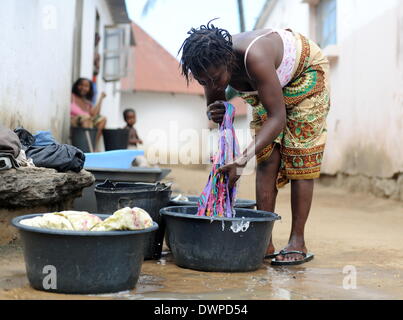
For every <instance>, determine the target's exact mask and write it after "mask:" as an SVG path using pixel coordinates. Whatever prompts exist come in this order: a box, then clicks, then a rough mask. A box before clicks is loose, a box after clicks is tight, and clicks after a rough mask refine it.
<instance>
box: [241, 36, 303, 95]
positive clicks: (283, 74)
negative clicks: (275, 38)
mask: <svg viewBox="0 0 403 320" xmlns="http://www.w3.org/2000/svg"><path fill="white" fill-rule="evenodd" d="M274 32H277V33H278V34H279V36H280V37H281V39H282V40H283V47H284V53H283V59H282V61H281V64H280V65H279V67H278V68H277V70H276V72H277V76H278V79H279V80H280V84H281V87H282V88H284V87H285V86H286V85H287V84H288V83H289V82H290V81H291V79H292V73H293V72H292V71H293V69H294V65H295V61H296V59H297V47H296V43H295V42H296V39H295V37H294V35H293V34H292V32H290V31H288V30H283V29H272V30H270V31H269V32H266V33H264V34H262V35H260V36H257V37H256V38H255V39H253V40H252V42H251V43H250V44H249V46H248V47H247V48H246V51H245V57H244V64H245V70H246V74H247V75H248V77H249V79H251V77H250V75H249V72H248V68H247V66H246V59H247V57H248V52H249V50H250V48H251V47H252V46H253V44H254V43H255V42H256V41H257V40H259V39H260V38H262V37H264V36H266V35H269V34H271V33H274ZM242 92H244V91H242ZM248 93H257V91H248Z"/></svg>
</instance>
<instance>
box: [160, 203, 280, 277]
mask: <svg viewBox="0 0 403 320" xmlns="http://www.w3.org/2000/svg"><path fill="white" fill-rule="evenodd" d="M235 211H236V217H235V218H211V217H206V216H197V215H196V214H197V207H195V206H193V207H192V206H175V207H167V208H163V209H161V210H160V213H161V215H162V216H163V217H164V220H165V224H166V235H167V239H168V241H169V245H170V249H171V251H172V254H173V257H174V260H175V263H176V264H177V265H178V266H180V267H184V268H189V269H195V270H201V271H219V272H243V271H253V270H256V269H258V268H259V267H260V266H261V264H262V262H263V259H264V256H265V253H266V250H267V246H268V244H269V241H270V236H271V233H272V230H273V225H274V222H275V221H276V220H279V219H280V217H279V216H278V215H277V214H275V213H271V212H266V211H259V210H251V209H239V208H235Z"/></svg>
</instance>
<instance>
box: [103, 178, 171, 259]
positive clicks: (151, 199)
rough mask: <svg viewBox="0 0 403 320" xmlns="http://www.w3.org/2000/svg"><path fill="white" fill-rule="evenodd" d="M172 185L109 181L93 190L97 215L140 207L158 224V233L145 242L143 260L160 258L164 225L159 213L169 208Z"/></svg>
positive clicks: (150, 235) (151, 235)
mask: <svg viewBox="0 0 403 320" xmlns="http://www.w3.org/2000/svg"><path fill="white" fill-rule="evenodd" d="M170 196H171V186H170V185H166V184H163V183H141V182H135V183H130V182H111V181H105V182H104V183H102V184H97V185H96V187H95V197H96V200H97V212H99V213H106V214H113V213H114V212H115V211H116V210H118V209H121V208H124V207H131V208H133V207H139V208H142V209H144V210H145V211H147V212H148V213H149V214H150V216H151V218H152V219H153V221H155V222H157V223H158V226H159V228H158V231H157V232H154V233H153V234H149V235H148V236H147V238H146V240H145V243H144V258H145V259H146V260H148V259H156V260H158V259H159V258H160V257H161V251H162V244H163V241H164V232H165V225H164V223H163V221H162V219H161V216H160V214H159V211H160V209H161V208H164V207H166V206H167V205H168V203H169V199H170Z"/></svg>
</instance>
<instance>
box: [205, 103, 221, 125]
mask: <svg viewBox="0 0 403 320" xmlns="http://www.w3.org/2000/svg"><path fill="white" fill-rule="evenodd" d="M224 114H225V106H224V101H221V100H219V101H215V102H213V103H211V104H209V105H208V106H207V117H208V118H209V120H213V121H214V122H215V123H218V124H221V122H222V121H223V119H224Z"/></svg>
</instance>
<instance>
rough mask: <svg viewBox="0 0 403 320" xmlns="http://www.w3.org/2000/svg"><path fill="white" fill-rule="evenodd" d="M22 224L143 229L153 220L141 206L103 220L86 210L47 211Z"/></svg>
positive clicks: (112, 229) (78, 227)
mask: <svg viewBox="0 0 403 320" xmlns="http://www.w3.org/2000/svg"><path fill="white" fill-rule="evenodd" d="M20 223H21V224H23V225H26V226H30V227H37V228H45V229H57V230H70V231H116V230H143V229H147V228H150V227H152V225H153V220H152V218H151V217H150V215H149V214H148V213H147V211H145V210H143V209H141V208H129V207H126V208H123V209H119V210H117V211H116V212H115V213H114V214H113V215H111V216H110V217H108V218H106V219H105V220H102V219H101V218H99V217H98V216H96V215H94V214H91V213H88V212H84V211H62V212H53V213H46V214H44V215H42V216H37V217H34V218H29V219H24V220H21V221H20Z"/></svg>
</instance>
